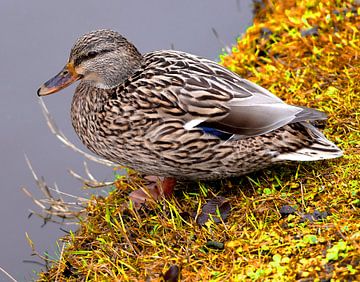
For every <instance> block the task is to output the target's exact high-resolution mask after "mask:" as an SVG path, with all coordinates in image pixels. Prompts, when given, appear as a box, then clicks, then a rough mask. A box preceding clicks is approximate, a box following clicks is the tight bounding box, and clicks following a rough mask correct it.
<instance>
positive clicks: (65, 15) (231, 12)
mask: <svg viewBox="0 0 360 282" xmlns="http://www.w3.org/2000/svg"><path fill="white" fill-rule="evenodd" d="M85 3H86V5H85ZM238 3H239V7H238V5H237V1H236V0H234V1H226V4H224V2H220V1H217V0H201V1H200V0H199V1H191V0H182V1H175V0H172V1H170V0H157V1H130V0H127V1H125V0H123V1H119V0H112V1H106V2H100V1H95V0H91V1H90V0H89V1H86V2H85V1H73V2H71V5H69V4H68V3H65V2H64V3H60V2H56V3H55V2H52V1H46V0H37V1H19V0H4V1H1V3H0V36H1V48H0V61H1V65H0V95H1V103H0V114H1V119H0V129H1V131H0V132H1V134H0V146H1V147H0V148H1V149H0V153H1V170H0V177H1V180H2V187H1V188H2V197H1V199H0V201H1V203H0V222H1V226H2V232H1V240H0V244H1V246H0V249H1V255H0V266H1V267H2V268H4V269H6V270H7V271H8V272H9V273H10V274H12V275H14V276H15V277H16V278H17V279H18V280H20V281H23V280H29V279H30V277H31V276H34V275H35V274H32V271H31V270H32V269H39V266H37V265H34V264H24V263H23V260H28V259H33V257H31V256H30V253H31V249H30V247H29V246H28V245H27V243H26V239H25V232H27V233H28V234H29V236H30V237H31V238H32V240H33V241H34V243H35V246H36V247H37V250H38V251H39V252H40V253H42V252H44V250H49V251H50V253H53V252H54V251H53V250H54V249H56V247H55V240H56V238H57V237H59V236H60V235H63V234H64V233H63V232H62V231H60V230H59V226H57V225H54V224H47V225H46V226H45V227H44V228H40V226H41V224H42V222H41V220H40V219H39V218H37V217H34V216H33V217H32V218H31V219H30V220H28V219H27V215H28V209H30V208H34V205H33V203H32V202H31V200H30V199H28V198H26V196H25V195H24V194H23V193H22V192H21V190H20V187H22V186H26V187H27V188H28V189H29V190H30V191H32V192H33V193H34V194H35V195H36V194H37V193H38V192H37V191H36V188H35V187H36V185H35V184H34V180H33V178H32V176H31V173H30V171H29V169H28V168H27V166H26V163H25V158H24V153H26V154H27V155H28V157H29V158H30V160H31V161H32V164H33V166H34V169H35V170H36V171H37V172H38V173H39V174H40V175H43V176H45V177H46V180H47V182H48V183H53V182H55V181H56V182H57V184H58V186H59V187H60V188H61V190H63V191H65V192H70V193H72V194H75V195H82V196H84V195H86V193H85V192H84V191H81V189H80V187H81V183H79V182H77V181H75V180H74V179H73V178H72V177H71V176H69V175H68V174H67V172H66V169H68V168H72V169H74V170H76V171H79V172H80V173H81V172H82V171H81V170H82V161H83V160H82V158H81V156H79V155H77V154H75V153H74V152H72V151H70V150H69V149H66V148H64V147H63V146H62V145H60V143H59V141H58V140H57V139H56V138H55V137H54V136H53V135H51V133H50V132H49V130H48V128H47V127H46V124H45V121H44V118H43V117H42V114H41V110H40V107H39V105H38V99H37V97H36V90H37V88H38V87H39V85H40V84H41V83H42V82H43V81H45V80H46V79H47V78H49V77H51V75H53V74H55V73H56V72H57V71H58V70H59V69H60V68H61V67H62V66H63V65H64V63H65V62H66V60H67V57H68V53H69V50H70V48H71V46H72V44H73V42H74V40H75V39H76V38H77V37H78V36H80V35H81V34H83V33H85V32H88V31H90V30H93V29H98V28H112V29H114V30H117V31H119V32H120V33H122V34H123V35H124V36H125V37H126V38H128V39H129V40H130V41H132V42H133V43H134V44H135V45H136V46H137V47H138V49H139V50H140V51H141V52H147V51H151V50H156V49H170V48H171V47H172V46H173V47H174V48H175V49H178V50H183V51H187V52H190V53H194V54H197V55H201V56H204V57H207V58H210V59H216V58H217V55H218V54H219V53H220V52H221V48H222V47H223V46H222V45H221V43H220V42H219V40H217V39H216V38H215V36H214V34H213V32H212V30H211V29H212V28H215V30H216V31H217V33H218V34H219V36H220V38H221V41H223V42H224V43H225V44H229V45H230V44H232V43H234V42H235V39H236V38H237V37H238V36H239V35H240V32H242V31H244V29H245V27H246V26H247V25H249V24H250V22H251V6H250V4H251V0H246V1H245V0H241V1H238ZM72 92H73V88H69V89H66V90H64V91H62V92H61V93H59V94H58V95H54V96H53V97H51V98H52V99H47V100H46V103H47V105H48V107H49V109H50V110H51V112H52V114H53V115H54V117H55V119H56V121H57V123H58V124H59V126H60V128H61V129H62V130H63V131H64V132H65V134H66V136H67V137H68V138H69V139H70V140H71V141H72V142H74V143H75V144H76V145H77V146H79V147H81V148H84V147H83V146H82V145H81V144H80V142H79V140H78V138H77V137H76V136H75V134H74V132H73V129H72V128H71V124H70V118H69V111H70V101H71V96H72ZM84 150H85V148H84ZM91 169H92V171H93V173H94V174H95V175H96V176H97V178H98V179H100V180H106V179H107V180H111V178H112V171H111V170H109V169H106V168H104V167H100V166H96V165H93V164H92V165H91ZM3 280H5V276H4V275H3V274H2V273H0V281H3Z"/></svg>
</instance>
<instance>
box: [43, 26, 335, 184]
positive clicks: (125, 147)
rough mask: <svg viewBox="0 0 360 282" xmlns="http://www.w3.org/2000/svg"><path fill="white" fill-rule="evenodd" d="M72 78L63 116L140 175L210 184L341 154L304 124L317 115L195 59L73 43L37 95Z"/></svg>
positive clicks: (112, 44)
mask: <svg viewBox="0 0 360 282" xmlns="http://www.w3.org/2000/svg"><path fill="white" fill-rule="evenodd" d="M77 79H81V82H80V84H79V85H78V87H77V88H76V91H75V95H74V98H73V103H72V107H71V118H72V124H73V126H74V129H75V131H76V133H77V134H78V135H79V137H80V139H81V140H82V141H83V143H84V144H85V145H86V146H87V147H88V148H89V149H90V150H91V151H93V152H94V153H96V154H98V155H100V156H102V157H104V158H106V159H108V160H111V161H113V162H116V163H119V164H121V165H125V166H128V167H131V168H133V169H135V170H137V171H139V172H141V173H144V174H151V175H158V176H167V177H175V178H177V179H217V178H224V177H230V176H239V175H242V174H246V173H249V172H252V171H255V170H259V169H262V168H264V167H266V166H269V165H271V164H274V163H279V162H284V161H287V160H299V161H310V160H319V159H327V158H335V157H339V156H341V155H342V152H341V150H339V149H338V148H337V147H336V146H335V145H334V144H333V143H331V142H330V141H328V140H327V139H326V138H325V137H324V136H323V135H322V134H321V133H320V131H319V130H318V129H316V128H315V127H314V126H313V125H311V124H310V121H314V120H319V119H325V118H326V116H325V115H324V114H323V113H321V112H319V111H317V110H313V109H308V108H303V107H296V106H290V105H287V104H285V103H284V102H282V101H281V100H280V99H279V98H277V97H276V96H274V95H273V94H271V93H270V92H268V91H267V90H265V89H264V88H261V87H260V86H258V85H256V84H254V83H252V82H250V81H248V80H245V79H243V78H241V77H239V76H237V75H236V74H234V73H232V72H230V71H229V70H227V69H225V68H224V67H222V66H220V65H218V64H217V63H214V62H212V61H209V60H207V59H204V58H201V57H197V56H194V55H191V54H188V53H184V52H179V51H164V50H163V51H156V52H151V53H148V54H145V55H144V56H142V55H141V54H140V53H139V52H138V51H137V50H136V48H135V47H134V46H133V45H132V44H131V43H129V42H128V41H127V40H126V39H125V38H123V37H122V36H121V35H119V34H118V33H116V32H114V31H110V30H99V31H95V32H91V33H89V34H86V35H84V36H83V37H81V38H80V39H79V40H78V41H77V42H76V43H75V45H74V47H73V48H72V51H71V54H70V59H69V62H68V64H67V66H66V67H65V68H64V70H63V71H62V72H61V73H60V74H59V75H58V76H56V77H55V78H53V79H51V80H50V81H48V82H47V83H45V84H44V86H42V87H41V88H40V89H39V92H38V93H39V95H47V94H50V93H53V92H55V91H57V90H59V89H61V88H62V87H65V86H66V85H68V84H69V83H71V82H73V81H75V80H77ZM68 81H69V82H68Z"/></svg>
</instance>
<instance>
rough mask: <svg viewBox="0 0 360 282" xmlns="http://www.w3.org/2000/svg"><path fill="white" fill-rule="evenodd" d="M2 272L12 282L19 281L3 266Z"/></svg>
mask: <svg viewBox="0 0 360 282" xmlns="http://www.w3.org/2000/svg"><path fill="white" fill-rule="evenodd" d="M0 271H1V272H2V273H4V274H5V275H6V277H7V278H9V279H10V281H14V282H17V280H16V279H15V278H14V277H12V276H11V275H10V274H9V273H8V272H7V271H6V270H5V269H3V268H2V267H1V266H0Z"/></svg>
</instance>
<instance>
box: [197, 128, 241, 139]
mask: <svg viewBox="0 0 360 282" xmlns="http://www.w3.org/2000/svg"><path fill="white" fill-rule="evenodd" d="M198 128H200V129H201V130H202V131H204V132H205V133H207V134H210V135H213V136H216V137H218V138H220V139H221V140H229V139H230V137H231V136H233V135H234V134H232V133H228V132H224V131H221V130H218V129H216V128H212V127H207V126H198Z"/></svg>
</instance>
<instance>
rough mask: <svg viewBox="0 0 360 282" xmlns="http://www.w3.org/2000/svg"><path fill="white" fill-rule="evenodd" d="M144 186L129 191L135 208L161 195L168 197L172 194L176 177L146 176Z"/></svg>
mask: <svg viewBox="0 0 360 282" xmlns="http://www.w3.org/2000/svg"><path fill="white" fill-rule="evenodd" d="M144 179H145V181H146V188H140V189H138V190H135V191H133V192H131V193H130V195H129V199H130V200H131V201H132V202H133V205H134V207H135V208H136V209H139V208H140V207H141V205H142V204H145V203H146V202H149V201H154V200H157V199H159V198H161V197H164V198H168V197H170V196H171V195H172V193H173V191H174V187H175V185H176V179H175V178H172V177H157V176H146V177H145V178H144Z"/></svg>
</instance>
